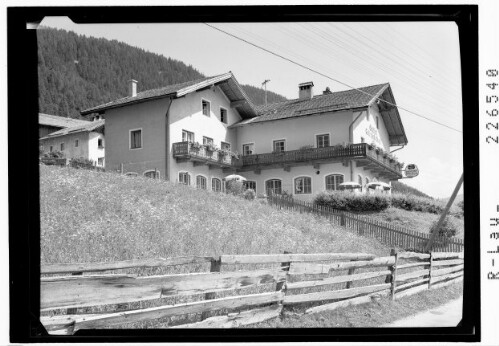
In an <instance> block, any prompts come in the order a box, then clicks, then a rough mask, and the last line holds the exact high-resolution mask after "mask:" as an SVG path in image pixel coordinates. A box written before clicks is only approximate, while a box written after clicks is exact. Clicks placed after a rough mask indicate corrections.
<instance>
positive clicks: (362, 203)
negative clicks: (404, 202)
mask: <svg viewBox="0 0 499 346" xmlns="http://www.w3.org/2000/svg"><path fill="white" fill-rule="evenodd" d="M314 204H317V205H320V206H325V207H329V208H333V209H337V210H345V211H354V212H365V211H382V210H385V209H387V208H388V207H390V197H389V196H386V195H378V194H371V195H357V194H354V193H351V192H349V191H324V192H320V193H319V194H317V196H315V198H314Z"/></svg>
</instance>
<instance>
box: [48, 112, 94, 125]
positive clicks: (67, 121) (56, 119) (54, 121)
mask: <svg viewBox="0 0 499 346" xmlns="http://www.w3.org/2000/svg"><path fill="white" fill-rule="evenodd" d="M86 123H89V121H88V120H80V119H73V118H65V117H60V116H58V115H51V114H44V113H38V124H40V125H45V126H52V127H59V128H61V129H62V128H66V127H71V126H78V125H83V124H86Z"/></svg>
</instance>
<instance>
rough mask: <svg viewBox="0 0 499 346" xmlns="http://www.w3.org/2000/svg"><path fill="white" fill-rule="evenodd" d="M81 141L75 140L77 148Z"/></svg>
mask: <svg viewBox="0 0 499 346" xmlns="http://www.w3.org/2000/svg"><path fill="white" fill-rule="evenodd" d="M78 144H79V141H78V140H77V139H75V148H78Z"/></svg>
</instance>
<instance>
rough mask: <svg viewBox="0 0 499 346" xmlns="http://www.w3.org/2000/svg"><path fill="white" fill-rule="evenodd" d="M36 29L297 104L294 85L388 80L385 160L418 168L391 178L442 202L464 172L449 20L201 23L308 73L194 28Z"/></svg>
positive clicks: (55, 23) (455, 51)
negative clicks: (393, 131) (392, 127)
mask: <svg viewBox="0 0 499 346" xmlns="http://www.w3.org/2000/svg"><path fill="white" fill-rule="evenodd" d="M41 24H42V25H44V26H49V27H55V28H60V29H65V30H70V31H74V32H76V33H78V34H82V35H86V36H93V37H102V38H106V39H110V40H113V39H114V40H118V41H122V42H125V43H127V44H129V45H131V46H135V47H140V48H143V49H145V50H147V51H150V52H154V53H158V54H162V55H164V56H165V57H170V58H173V59H177V60H180V61H183V62H184V63H186V64H187V65H192V66H193V67H194V68H196V69H197V70H199V71H200V72H201V73H203V74H204V75H207V76H212V75H217V74H221V73H224V72H228V71H232V72H233V73H234V75H235V77H236V79H237V80H238V81H239V83H241V84H250V85H254V86H261V84H262V82H263V81H264V80H267V79H269V80H270V82H269V83H268V84H267V88H268V90H271V91H274V92H276V93H278V94H281V95H283V96H285V97H287V98H288V99H294V98H297V97H298V84H299V83H302V82H308V81H313V82H314V93H315V94H321V93H322V91H323V90H324V89H325V88H326V87H329V88H330V89H331V90H332V91H339V90H346V89H351V88H352V87H355V88H358V87H362V86H368V85H373V84H381V83H386V82H388V83H390V85H391V88H392V91H393V95H394V97H395V100H396V103H397V105H398V106H399V113H400V116H401V119H402V122H403V125H404V128H405V132H406V135H407V138H408V145H407V146H405V147H404V148H403V149H401V150H398V151H396V152H395V153H394V155H396V156H397V157H398V158H399V161H401V162H404V163H405V164H409V163H415V164H416V165H417V166H418V167H419V171H420V174H419V176H418V177H415V178H412V179H402V180H400V181H401V182H403V183H405V184H407V185H410V186H413V187H416V188H418V189H420V190H421V191H423V192H425V193H426V194H428V195H430V196H433V197H437V198H446V197H449V196H450V195H451V194H452V192H453V191H454V188H455V186H456V184H457V182H458V180H459V178H460V176H461V174H462V172H463V162H462V100H461V73H460V68H461V66H460V57H459V37H458V29H457V26H456V25H455V24H454V23H452V22H448V23H446V22H390V23H389V22H379V23H340V22H334V23H327V22H326V23H209V24H210V25H212V26H214V27H217V28H219V29H221V30H223V31H226V32H228V33H230V34H232V35H235V36H238V37H240V38H241V39H244V40H246V41H248V42H251V43H253V44H255V45H258V46H260V47H263V48H265V49H267V50H270V51H272V52H274V53H276V54H278V55H281V56H283V57H285V58H287V59H290V60H293V61H295V62H297V63H299V64H301V65H303V66H305V67H307V68H308V69H306V68H304V67H302V66H298V65H296V64H293V63H291V62H289V61H286V60H283V59H282V58H280V57H277V56H275V55H272V54H271V53H269V52H266V51H263V50H261V49H258V48H256V47H254V46H253V45H251V44H249V43H248V42H243V41H241V40H238V39H236V38H234V37H231V36H229V35H227V34H225V33H223V32H220V31H218V30H216V29H214V28H212V27H209V26H207V25H205V24H203V23H186V24H135V23H134V24H75V23H73V22H72V21H71V20H70V19H68V18H66V17H47V18H45V19H44V20H43V22H42V23H41ZM311 70H314V71H316V72H319V73H320V74H318V73H316V72H313V71H311ZM138 91H141V89H140V81H139V85H138ZM414 113H416V114H414ZM425 118H426V119H425ZM430 120H433V121H436V122H439V123H441V124H444V125H445V126H442V125H439V124H436V123H434V122H432V121H430ZM449 127H450V128H449ZM396 148H398V147H393V148H392V150H395V149H396ZM460 193H462V188H461V191H460Z"/></svg>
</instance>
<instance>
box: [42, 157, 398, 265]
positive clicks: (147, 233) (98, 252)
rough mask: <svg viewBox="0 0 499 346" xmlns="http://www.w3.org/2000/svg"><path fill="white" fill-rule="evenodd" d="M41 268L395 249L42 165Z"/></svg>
mask: <svg viewBox="0 0 499 346" xmlns="http://www.w3.org/2000/svg"><path fill="white" fill-rule="evenodd" d="M40 180H41V181H40V208H41V210H40V211H41V215H40V216H41V262H42V263H63V262H92V261H112V260H125V259H132V258H151V257H158V256H159V257H174V256H183V255H208V256H216V255H220V254H242V253H254V254H257V253H282V252H283V251H284V250H287V251H291V252H294V253H306V252H308V253H315V252H369V253H373V254H376V255H380V256H381V255H382V256H386V255H388V253H389V249H388V248H387V247H386V246H385V245H382V244H380V243H379V242H377V241H375V240H373V239H367V238H363V239H362V241H359V238H358V237H357V236H356V235H354V234H353V233H350V232H348V231H346V230H344V229H341V228H339V227H338V228H336V227H333V226H331V225H330V224H329V223H328V222H327V221H325V220H322V219H319V218H315V217H313V216H311V215H305V214H297V213H291V212H283V211H278V210H276V209H274V208H272V207H270V206H267V205H266V204H262V203H260V202H258V201H247V200H244V199H242V198H239V197H234V196H228V195H225V194H220V193H213V192H210V191H205V190H196V189H193V188H191V187H187V186H183V185H176V184H173V183H169V182H165V181H158V180H152V179H148V178H143V177H135V178H132V177H127V176H122V175H118V174H116V173H103V172H94V171H87V170H77V169H70V168H58V167H52V166H43V165H41V166H40Z"/></svg>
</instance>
